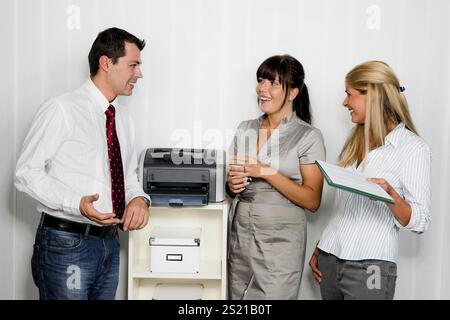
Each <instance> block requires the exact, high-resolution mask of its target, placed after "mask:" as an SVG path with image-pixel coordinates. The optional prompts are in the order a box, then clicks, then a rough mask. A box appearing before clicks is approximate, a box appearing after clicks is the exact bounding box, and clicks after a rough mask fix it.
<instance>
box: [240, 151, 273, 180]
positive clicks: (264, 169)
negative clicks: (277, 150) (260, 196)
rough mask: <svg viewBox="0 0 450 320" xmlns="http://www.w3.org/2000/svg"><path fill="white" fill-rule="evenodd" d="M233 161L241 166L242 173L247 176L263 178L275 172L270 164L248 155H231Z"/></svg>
mask: <svg viewBox="0 0 450 320" xmlns="http://www.w3.org/2000/svg"><path fill="white" fill-rule="evenodd" d="M233 161H234V163H235V164H237V165H240V166H243V168H244V173H245V174H247V176H248V177H252V178H262V179H265V178H266V176H269V175H273V174H275V173H276V172H277V171H276V170H275V169H273V168H272V167H271V166H269V165H267V164H264V163H262V162H259V161H258V160H256V159H254V158H251V157H248V156H245V157H238V156H235V157H233Z"/></svg>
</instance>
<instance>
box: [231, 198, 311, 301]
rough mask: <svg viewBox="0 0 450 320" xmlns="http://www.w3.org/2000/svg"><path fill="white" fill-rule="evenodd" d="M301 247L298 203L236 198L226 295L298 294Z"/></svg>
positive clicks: (302, 258) (288, 296)
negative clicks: (253, 201)
mask: <svg viewBox="0 0 450 320" xmlns="http://www.w3.org/2000/svg"><path fill="white" fill-rule="evenodd" d="M265 197H266V201H268V200H267V198H269V197H271V195H269V194H268V193H266V194H265ZM272 197H275V196H274V195H272ZM277 197H278V196H277ZM305 248H306V217H305V212H304V210H303V209H302V208H299V207H297V206H295V205H291V206H287V205H283V206H282V205H270V204H261V203H248V202H239V204H238V205H237V208H236V212H235V216H234V219H233V222H232V224H231V232H230V247H229V260H228V280H229V298H230V299H232V300H239V299H243V300H248V299H251V300H262V299H274V300H279V299H282V300H294V299H297V296H298V292H299V289H300V282H301V278H302V272H303V264H304V261H305Z"/></svg>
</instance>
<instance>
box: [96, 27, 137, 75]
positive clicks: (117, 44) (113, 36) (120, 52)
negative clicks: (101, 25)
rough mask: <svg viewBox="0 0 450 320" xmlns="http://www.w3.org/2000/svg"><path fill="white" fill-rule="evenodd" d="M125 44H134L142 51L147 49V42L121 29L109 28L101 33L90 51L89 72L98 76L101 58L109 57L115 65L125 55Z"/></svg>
mask: <svg viewBox="0 0 450 320" xmlns="http://www.w3.org/2000/svg"><path fill="white" fill-rule="evenodd" d="M125 42H128V43H134V44H135V45H136V46H137V47H138V48H139V50H140V51H142V49H144V47H145V40H140V39H138V38H137V37H135V36H134V35H132V34H131V33H129V32H127V31H125V30H122V29H119V28H109V29H106V30H104V31H102V32H100V33H99V34H98V36H97V38H96V39H95V41H94V43H93V44H92V47H91V51H89V56H88V59H89V70H90V73H91V76H95V75H96V74H97V71H98V68H99V65H98V60H99V59H100V57H101V56H107V57H108V58H110V59H112V62H113V63H116V62H117V59H119V58H120V57H123V56H124V55H125Z"/></svg>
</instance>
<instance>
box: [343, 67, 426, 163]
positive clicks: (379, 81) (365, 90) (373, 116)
mask: <svg viewBox="0 0 450 320" xmlns="http://www.w3.org/2000/svg"><path fill="white" fill-rule="evenodd" d="M345 83H346V85H347V86H350V87H352V88H353V89H355V90H357V91H359V92H361V93H362V94H364V95H366V117H365V121H364V124H358V125H356V127H355V128H354V129H353V131H352V133H351V134H350V136H349V137H348V138H347V141H346V142H345V145H344V147H343V149H342V151H341V154H340V156H339V159H340V163H339V164H340V165H341V166H343V167H348V166H351V165H353V164H355V163H356V164H357V165H359V164H361V162H363V160H364V159H365V157H366V155H367V154H368V152H369V146H370V147H372V148H378V147H380V146H382V145H384V138H385V137H386V136H387V134H388V133H389V129H388V124H389V122H393V123H394V124H398V123H400V122H403V123H404V124H405V127H406V128H407V129H408V130H410V131H412V132H414V133H416V134H417V131H416V128H415V126H414V124H413V122H412V119H411V115H410V113H409V108H408V102H407V101H406V98H405V96H404V95H403V93H402V88H401V87H400V83H399V81H398V78H397V76H396V75H395V73H394V71H393V70H392V69H391V67H389V65H387V64H386V63H384V62H382V61H368V62H364V63H362V64H359V65H357V66H356V67H354V68H353V69H352V70H350V72H349V73H347V75H346V77H345Z"/></svg>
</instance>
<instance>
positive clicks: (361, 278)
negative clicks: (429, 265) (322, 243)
mask: <svg viewBox="0 0 450 320" xmlns="http://www.w3.org/2000/svg"><path fill="white" fill-rule="evenodd" d="M318 264H319V269H320V271H321V272H322V282H321V284H320V293H321V295H322V299H323V300H392V299H393V298H394V293H395V281H396V279H397V265H396V264H395V263H394V262H390V261H384V260H372V259H369V260H358V261H352V260H341V259H339V258H337V257H336V256H334V255H332V254H329V253H326V252H323V251H321V252H320V255H319V257H318Z"/></svg>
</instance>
